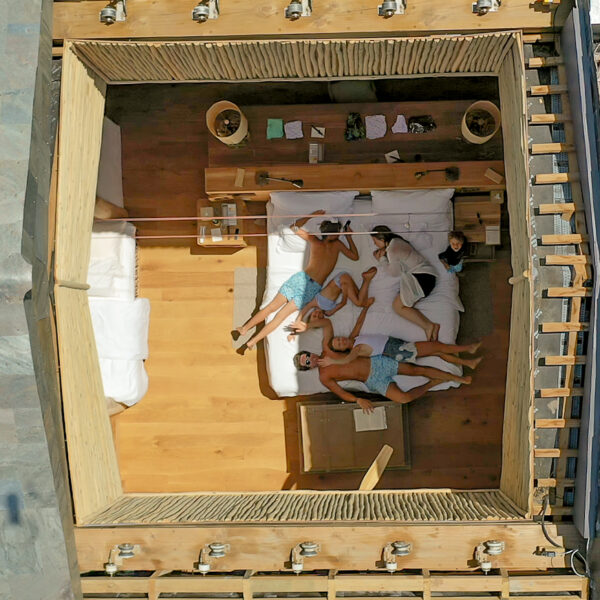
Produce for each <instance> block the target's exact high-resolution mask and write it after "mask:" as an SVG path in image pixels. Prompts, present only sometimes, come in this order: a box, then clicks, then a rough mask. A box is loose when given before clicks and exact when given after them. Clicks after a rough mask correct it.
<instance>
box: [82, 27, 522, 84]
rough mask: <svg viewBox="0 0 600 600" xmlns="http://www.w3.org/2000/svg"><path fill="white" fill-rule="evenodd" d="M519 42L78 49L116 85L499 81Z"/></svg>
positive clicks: (94, 44) (502, 37) (102, 44)
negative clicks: (442, 78) (478, 77)
mask: <svg viewBox="0 0 600 600" xmlns="http://www.w3.org/2000/svg"><path fill="white" fill-rule="evenodd" d="M514 36H515V34H514V33H512V32H504V33H482V34H477V35H469V36H452V37H449V36H446V37H444V36H436V37H428V38H389V39H385V40H381V39H360V40H358V39H357V40H246V41H219V42H213V41H207V42H203V41H176V42H124V41H119V42H117V41H77V42H75V48H76V51H77V53H78V54H79V55H80V56H81V57H82V59H83V60H85V61H86V63H88V64H90V65H92V66H93V68H94V69H96V70H97V71H98V73H99V74H101V75H102V77H104V78H105V79H106V80H107V81H108V82H110V83H131V82H136V81H154V82H170V81H236V82H238V81H261V80H273V81H276V80H294V79H295V80H298V79H302V80H306V79H340V78H342V79H343V78H345V77H351V78H353V79H356V78H361V77H368V78H371V77H415V76H419V75H421V76H422V75H441V74H444V75H461V74H463V73H469V74H483V75H495V74H496V73H497V72H498V69H499V68H500V65H501V64H502V60H503V57H504V55H505V54H506V52H507V51H508V50H509V48H510V47H511V46H512V44H513V43H514ZM442 43H443V44H444V53H443V55H442V53H441V51H440V48H441V45H442Z"/></svg>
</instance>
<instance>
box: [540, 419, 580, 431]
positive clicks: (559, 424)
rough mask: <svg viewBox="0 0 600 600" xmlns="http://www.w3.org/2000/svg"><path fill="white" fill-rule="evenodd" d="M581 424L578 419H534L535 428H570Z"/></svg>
mask: <svg viewBox="0 0 600 600" xmlns="http://www.w3.org/2000/svg"><path fill="white" fill-rule="evenodd" d="M580 425H581V420H580V419H536V420H535V428H536V429H571V428H573V427H579V426H580Z"/></svg>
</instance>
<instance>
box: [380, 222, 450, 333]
mask: <svg viewBox="0 0 600 600" xmlns="http://www.w3.org/2000/svg"><path fill="white" fill-rule="evenodd" d="M373 231H375V232H376V233H373V234H371V239H372V240H373V242H374V243H375V245H376V246H377V250H375V252H374V253H373V254H374V256H375V258H376V259H377V260H378V261H382V260H385V261H386V262H387V263H388V265H387V269H388V272H389V274H390V275H392V276H394V277H398V276H399V277H400V278H401V279H400V292H399V294H398V295H397V296H396V298H395V300H394V303H393V305H392V306H393V308H394V310H395V311H396V312H397V313H398V314H399V315H400V316H401V317H404V318H405V319H406V320H407V321H410V322H411V323H414V324H415V325H418V326H419V327H421V329H423V330H424V331H425V334H426V336H427V340H428V341H430V342H432V341H437V339H438V334H439V331H440V326H439V324H438V323H433V322H432V321H430V320H429V319H428V318H427V317H426V316H425V315H424V314H423V313H422V312H421V311H420V310H419V309H418V308H415V307H414V305H415V304H416V303H417V302H418V301H419V300H421V299H422V298H426V297H427V296H429V294H431V292H432V291H433V288H435V284H436V279H437V273H436V270H435V267H433V265H431V264H429V263H428V262H427V260H426V259H425V258H423V257H422V256H421V255H420V254H419V253H418V252H417V251H416V250H415V249H414V248H413V247H412V246H411V245H410V244H409V243H408V242H407V241H406V240H405V239H404V238H402V237H400V236H399V235H396V234H395V233H392V230H391V229H390V228H389V227H387V226H386V225H377V226H376V227H373Z"/></svg>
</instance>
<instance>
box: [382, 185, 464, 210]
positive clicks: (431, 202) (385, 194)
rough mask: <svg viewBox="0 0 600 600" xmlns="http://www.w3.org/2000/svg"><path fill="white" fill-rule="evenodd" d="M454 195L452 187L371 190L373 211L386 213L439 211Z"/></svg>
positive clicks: (444, 208) (446, 207) (446, 206)
mask: <svg viewBox="0 0 600 600" xmlns="http://www.w3.org/2000/svg"><path fill="white" fill-rule="evenodd" d="M453 195H454V189H453V188H447V189H439V190H389V191H379V190H373V191H372V192H371V196H372V197H373V212H376V213H379V214H388V213H403V214H413V213H421V214H422V213H441V212H446V211H447V210H448V202H449V200H450V199H451V198H452V196H453Z"/></svg>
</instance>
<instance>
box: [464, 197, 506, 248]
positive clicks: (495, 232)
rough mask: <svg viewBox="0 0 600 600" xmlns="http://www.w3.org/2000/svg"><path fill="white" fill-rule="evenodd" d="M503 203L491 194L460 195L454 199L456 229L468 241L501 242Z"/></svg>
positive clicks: (496, 243)
mask: <svg viewBox="0 0 600 600" xmlns="http://www.w3.org/2000/svg"><path fill="white" fill-rule="evenodd" d="M500 213H501V204H499V203H497V202H492V201H491V200H490V196H459V197H457V198H456V199H455V200H454V229H456V230H457V231H462V232H463V233H464V234H465V237H466V238H467V241H468V242H471V243H483V244H488V245H499V244H500Z"/></svg>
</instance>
